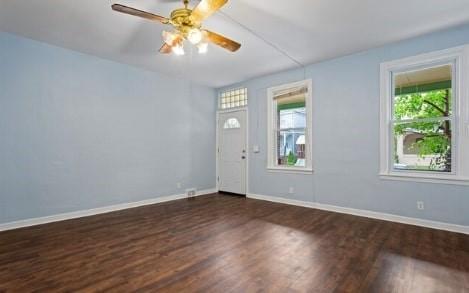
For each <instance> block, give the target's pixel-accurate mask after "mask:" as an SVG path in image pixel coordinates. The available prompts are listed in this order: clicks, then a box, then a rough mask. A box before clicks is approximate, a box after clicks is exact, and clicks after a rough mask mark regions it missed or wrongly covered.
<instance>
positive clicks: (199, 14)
mask: <svg viewBox="0 0 469 293" xmlns="http://www.w3.org/2000/svg"><path fill="white" fill-rule="evenodd" d="M227 1H228V0H202V1H200V3H199V4H198V5H197V6H196V7H195V8H194V9H192V10H191V9H189V8H188V5H189V0H183V4H184V8H179V9H175V10H173V11H172V12H171V16H170V17H169V18H166V17H163V16H159V15H156V14H153V13H149V12H145V11H142V10H138V9H135V8H132V7H128V6H125V5H121V4H113V5H112V9H113V10H115V11H118V12H122V13H126V14H130V15H134V16H138V17H142V18H145V19H148V20H152V21H157V22H160V23H162V24H169V25H171V26H173V28H174V32H167V31H163V41H164V44H163V46H161V48H160V50H159V51H160V53H162V54H169V53H171V52H173V53H174V54H176V55H184V40H188V41H189V42H190V43H192V44H193V45H196V46H197V48H198V52H199V53H201V54H203V53H206V52H207V48H208V42H211V43H213V44H215V45H218V46H220V47H222V48H225V49H227V50H229V51H231V52H235V51H237V50H238V49H239V48H240V47H241V44H239V43H237V42H235V41H233V40H230V39H228V38H226V37H224V36H222V35H220V34H217V33H214V32H211V31H209V30H206V29H202V22H203V21H204V20H205V19H206V18H208V17H209V16H211V15H212V14H213V13H215V12H216V11H217V10H219V9H220V8H221V7H222V6H223V5H225V3H226V2H227Z"/></svg>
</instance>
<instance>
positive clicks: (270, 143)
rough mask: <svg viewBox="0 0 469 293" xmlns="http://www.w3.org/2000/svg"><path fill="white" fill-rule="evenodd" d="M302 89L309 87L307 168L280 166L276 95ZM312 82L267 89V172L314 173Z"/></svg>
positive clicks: (307, 100) (306, 105) (306, 103)
mask: <svg viewBox="0 0 469 293" xmlns="http://www.w3.org/2000/svg"><path fill="white" fill-rule="evenodd" d="M300 87H307V89H308V91H307V93H306V95H305V108H306V129H305V136H306V138H305V142H306V146H305V166H304V167H298V166H279V165H277V163H276V162H277V152H276V144H277V143H276V136H275V135H274V133H275V132H276V131H277V129H276V128H277V127H276V125H277V102H276V101H275V99H274V97H275V93H278V92H287V91H288V90H294V89H298V88H300ZM312 101H313V99H312V80H311V79H306V80H302V81H298V82H293V83H288V84H283V85H280V86H275V87H271V88H268V89H267V170H268V171H272V172H286V173H290V172H291V173H305V174H310V173H312V172H313V164H312V143H313V138H312V128H311V126H312V125H313V123H312V109H313V107H312Z"/></svg>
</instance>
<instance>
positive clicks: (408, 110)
mask: <svg viewBox="0 0 469 293" xmlns="http://www.w3.org/2000/svg"><path fill="white" fill-rule="evenodd" d="M394 84H395V91H394V119H395V120H402V119H419V118H432V117H449V116H450V115H451V94H452V92H451V84H452V65H443V66H438V67H432V68H426V69H422V70H414V71H408V72H402V73H397V74H395V75H394Z"/></svg>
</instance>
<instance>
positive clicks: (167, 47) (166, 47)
mask: <svg viewBox="0 0 469 293" xmlns="http://www.w3.org/2000/svg"><path fill="white" fill-rule="evenodd" d="M159 51H160V53H161V54H169V53H171V52H172V47H171V46H170V45H168V44H166V43H164V44H163V46H161V48H160V50H159Z"/></svg>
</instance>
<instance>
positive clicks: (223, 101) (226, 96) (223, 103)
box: [219, 88, 248, 109]
mask: <svg viewBox="0 0 469 293" xmlns="http://www.w3.org/2000/svg"><path fill="white" fill-rule="evenodd" d="M247 99H248V98H247V89H246V88H243V89H234V90H228V91H225V92H223V93H220V94H219V100H220V108H221V109H229V108H235V107H240V106H245V105H247Z"/></svg>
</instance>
